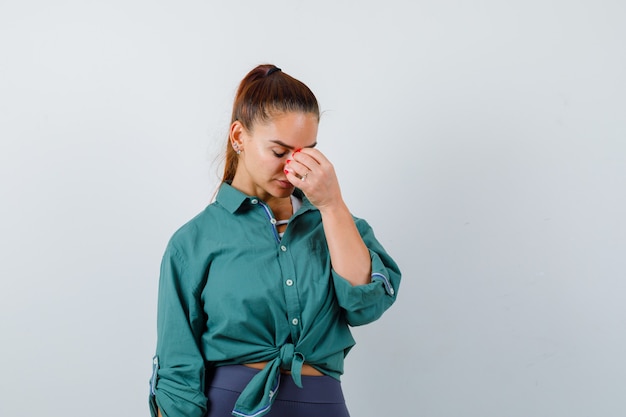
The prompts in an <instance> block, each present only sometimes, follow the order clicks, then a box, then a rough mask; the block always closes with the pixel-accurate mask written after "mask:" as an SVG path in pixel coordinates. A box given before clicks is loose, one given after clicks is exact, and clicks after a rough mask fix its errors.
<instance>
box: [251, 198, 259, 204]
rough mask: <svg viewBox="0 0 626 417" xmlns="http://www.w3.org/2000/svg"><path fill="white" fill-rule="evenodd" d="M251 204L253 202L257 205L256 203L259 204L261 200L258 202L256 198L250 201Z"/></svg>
mask: <svg viewBox="0 0 626 417" xmlns="http://www.w3.org/2000/svg"><path fill="white" fill-rule="evenodd" d="M250 202H251V203H252V204H256V203H258V202H259V200H257V199H256V198H253V199H252V200H250Z"/></svg>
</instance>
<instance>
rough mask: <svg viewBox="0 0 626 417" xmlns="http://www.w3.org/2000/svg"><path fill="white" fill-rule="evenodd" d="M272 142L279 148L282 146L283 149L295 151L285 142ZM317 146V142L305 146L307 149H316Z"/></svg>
mask: <svg viewBox="0 0 626 417" xmlns="http://www.w3.org/2000/svg"><path fill="white" fill-rule="evenodd" d="M270 142H272V143H275V144H277V145H279V146H282V147H283V148H287V149H293V146H289V145H287V144H286V143H285V142H283V141H281V140H278V139H274V140H270ZM315 146H317V142H315V143H313V144H312V145H309V146H305V148H315Z"/></svg>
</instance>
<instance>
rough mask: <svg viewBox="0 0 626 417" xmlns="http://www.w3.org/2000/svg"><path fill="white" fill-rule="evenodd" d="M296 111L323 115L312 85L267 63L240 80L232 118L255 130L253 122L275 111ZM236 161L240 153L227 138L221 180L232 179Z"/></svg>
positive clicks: (262, 120)
mask: <svg viewBox="0 0 626 417" xmlns="http://www.w3.org/2000/svg"><path fill="white" fill-rule="evenodd" d="M294 111H296V112H302V113H312V114H314V115H315V116H317V119H318V120H319V118H320V110H319V105H318V104H317V99H316V98H315V95H314V94H313V92H312V91H311V90H310V89H309V87H307V86H306V85H305V84H304V83H303V82H301V81H299V80H296V79H295V78H293V77H291V76H290V75H288V74H285V73H284V72H282V71H281V70H280V68H278V67H276V66H275V65H271V64H264V65H259V66H257V67H256V68H254V69H253V70H252V71H250V72H249V73H248V74H247V75H246V76H245V77H244V78H243V80H241V83H240V84H239V88H238V89H237V94H236V95H235V102H234V104H233V114H232V118H231V121H230V122H231V124H232V123H234V122H235V121H239V122H240V123H241V124H242V125H243V127H244V128H245V129H247V130H249V131H252V128H253V126H254V123H257V122H267V121H269V120H271V118H272V116H275V115H276V114H279V113H286V112H294ZM237 162H238V156H237V153H236V152H235V150H234V149H233V147H232V145H231V143H230V138H228V140H227V141H226V163H225V165H224V176H223V177H222V181H232V179H233V178H234V177H235V172H236V171H237Z"/></svg>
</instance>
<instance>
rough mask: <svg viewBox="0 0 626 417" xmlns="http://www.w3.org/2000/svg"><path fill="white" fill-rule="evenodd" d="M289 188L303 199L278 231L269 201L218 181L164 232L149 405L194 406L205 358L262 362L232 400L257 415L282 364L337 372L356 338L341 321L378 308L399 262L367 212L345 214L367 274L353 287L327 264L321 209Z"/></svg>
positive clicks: (200, 401)
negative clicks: (204, 201) (366, 255)
mask: <svg viewBox="0 0 626 417" xmlns="http://www.w3.org/2000/svg"><path fill="white" fill-rule="evenodd" d="M294 194H295V195H296V196H297V197H299V198H301V199H302V207H300V209H299V210H298V212H297V213H294V215H293V216H292V217H291V219H290V222H289V224H288V226H287V229H286V230H285V233H284V235H283V237H282V238H280V237H279V235H278V233H277V231H276V227H275V225H274V223H275V221H274V220H273V214H272V212H271V210H270V208H269V206H267V205H266V204H265V203H264V202H263V201H261V200H260V199H258V198H257V197H254V196H247V195H245V194H243V193H241V192H240V191H238V190H236V189H235V188H233V187H231V186H230V185H229V184H227V183H224V184H222V185H221V187H220V190H219V192H218V194H217V198H216V201H215V202H214V203H212V204H210V205H209V206H208V207H207V208H206V209H205V210H204V211H203V212H201V213H200V214H198V215H197V216H196V217H194V218H193V219H192V220H191V221H189V222H188V223H186V224H185V225H184V226H182V227H181V228H180V229H179V230H178V231H176V233H174V235H173V236H172V238H171V239H170V241H169V243H168V245H167V248H166V250H165V254H164V256H163V261H162V265H161V275H160V281H159V296H158V297H159V300H158V314H157V348H156V355H155V359H154V372H153V376H152V379H151V391H150V403H151V407H150V408H151V412H152V415H153V416H154V415H155V412H156V406H158V407H159V409H160V410H161V413H162V414H163V417H202V416H204V414H205V413H206V412H207V407H208V406H210V405H208V404H207V397H206V388H207V384H209V383H210V380H209V381H207V379H208V378H209V375H210V372H207V370H210V367H216V366H221V365H231V364H243V363H253V362H262V361H269V363H268V365H267V366H266V367H265V369H264V370H262V371H261V372H259V373H258V374H257V375H256V377H255V378H253V380H252V381H250V383H249V384H248V386H247V387H246V389H245V390H244V392H243V393H242V394H241V395H240V397H239V400H238V401H237V404H236V406H235V409H234V410H233V415H235V416H240V417H243V416H257V417H261V416H262V415H264V414H266V413H267V412H269V410H270V408H271V404H272V402H273V400H274V398H275V397H276V395H275V394H276V390H277V389H280V388H279V384H278V382H279V379H280V377H281V376H280V370H281V369H283V370H290V371H291V377H292V378H293V379H294V381H295V382H296V384H297V385H298V386H302V384H301V378H300V377H301V372H300V370H301V368H302V365H303V364H304V363H307V364H310V365H312V366H313V367H315V368H316V369H318V370H319V371H321V372H322V373H324V374H326V375H329V376H331V377H333V378H335V379H339V378H340V375H341V374H342V373H343V363H344V358H345V356H346V354H347V353H348V351H349V350H350V349H351V348H352V346H354V344H355V341H354V339H353V338H352V335H351V332H350V326H358V325H363V324H367V323H370V322H372V321H374V320H376V319H378V318H379V317H380V316H381V315H382V314H383V312H384V311H385V310H386V309H387V308H389V307H390V306H391V305H392V304H393V302H394V301H395V299H396V296H397V290H398V286H399V284H400V270H399V268H398V266H397V264H396V263H395V262H394V261H393V259H392V258H391V257H390V256H389V255H388V254H387V252H386V251H385V250H384V249H383V247H382V246H381V245H380V243H379V242H378V240H377V239H376V238H375V236H374V233H373V231H372V229H371V227H370V226H369V225H368V224H367V222H366V221H365V220H362V219H358V218H356V217H354V221H355V223H356V225H357V228H358V230H359V232H360V234H361V236H362V238H363V240H364V242H365V244H366V246H367V247H368V248H369V250H370V255H371V262H372V266H371V268H372V282H371V283H370V284H367V285H361V286H352V285H351V284H350V283H349V282H348V281H347V280H345V279H344V278H342V277H341V276H339V275H338V274H336V273H335V272H334V271H333V270H332V268H331V265H330V255H329V253H328V247H327V244H326V239H325V235H324V230H323V227H322V221H321V215H320V213H319V211H318V210H317V209H316V208H315V206H313V205H312V204H311V203H310V202H309V201H308V200H307V199H306V197H305V196H304V195H303V194H302V192H301V191H300V190H298V189H296V190H295V191H294ZM282 377H289V376H287V375H283V376H282ZM305 389H306V387H305Z"/></svg>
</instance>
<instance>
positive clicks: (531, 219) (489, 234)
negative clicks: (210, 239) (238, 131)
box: [0, 0, 626, 417]
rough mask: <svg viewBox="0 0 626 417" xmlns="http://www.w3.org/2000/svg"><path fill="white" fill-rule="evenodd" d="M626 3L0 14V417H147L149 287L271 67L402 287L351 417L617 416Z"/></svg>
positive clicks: (622, 400)
mask: <svg viewBox="0 0 626 417" xmlns="http://www.w3.org/2000/svg"><path fill="white" fill-rule="evenodd" d="M625 18H626V3H624V2H623V1H621V0H614V1H611V0H586V1H582V0H569V1H568V0H541V1H539V0H529V1H496V0H483V1H460V0H458V1H452V0H436V1H435V0H423V1H420V0H417V1H399V0H388V1H384V2H383V1H378V2H373V1H341V0H335V1H326V0H324V1H319V0H318V1H315V2H313V1H311V2H300V1H286V0H284V1H277V0H267V1H231V2H209V1H176V2H175V1H147V0H145V1H141V0H125V1H119V0H116V1H106V2H105V1H100V2H96V1H78V0H76V1H63V0H57V1H54V2H48V1H10V0H0V196H1V199H2V200H1V204H0V256H1V262H0V416H3V417H4V416H7V417H22V416H28V417H30V416H33V417H34V416H64V417H68V416H71V417H73V416H81V417H82V416H86V415H89V416H94V417H99V416H103V417H104V416H111V415H113V416H142V415H145V416H147V415H148V410H147V405H146V404H147V403H146V399H147V393H148V385H147V384H148V378H149V374H150V360H151V356H152V354H153V350H154V344H155V315H156V290H157V279H158V277H157V275H158V266H159V262H160V258H161V255H162V252H163V249H164V247H165V244H166V242H167V240H168V238H169V237H170V235H171V234H172V233H173V231H174V230H175V229H176V228H177V227H178V226H180V225H181V224H183V223H184V222H185V221H187V220H188V219H189V218H190V217H191V216H193V215H195V214H196V213H197V212H199V211H200V210H202V209H203V208H204V206H205V205H206V204H207V203H208V202H209V200H210V198H211V196H212V193H213V191H214V189H215V186H216V183H217V173H218V168H217V165H216V164H215V162H214V159H215V157H216V155H217V154H218V153H219V151H220V150H221V149H222V147H223V144H224V141H225V136H224V135H225V132H226V129H227V124H228V119H229V113H230V106H231V101H232V98H233V95H234V91H235V88H236V86H237V83H238V82H239V80H240V79H241V78H242V77H243V75H245V73H246V72H247V71H248V70H249V69H251V68H252V67H254V66H255V65H257V64H259V63H265V62H271V63H275V64H277V65H278V66H280V67H282V68H283V69H284V70H285V72H287V73H289V74H291V75H293V76H295V77H297V78H299V79H301V80H303V81H304V82H306V83H307V84H308V85H309V86H310V87H311V88H312V89H313V91H314V92H315V93H316V94H317V96H318V98H319V100H320V103H321V105H322V107H323V108H324V110H325V111H326V113H325V115H324V116H323V119H322V124H321V130H320V135H319V138H318V139H319V142H320V146H319V148H320V149H321V150H322V151H324V152H326V153H327V155H328V156H329V157H330V158H331V159H332V160H333V161H334V163H335V165H336V168H337V171H338V174H339V176H340V180H341V182H342V187H343V190H344V193H345V198H346V200H347V201H348V203H349V205H350V207H351V209H352V211H353V212H354V213H355V214H356V215H358V216H361V217H365V218H367V219H368V220H369V221H370V223H371V224H372V225H373V226H374V227H375V229H376V230H377V232H378V233H377V234H378V236H379V238H380V240H381V241H382V242H383V243H384V244H385V245H386V246H387V248H388V250H389V251H390V252H391V253H392V254H394V255H395V257H396V258H397V260H398V262H399V263H400V265H401V267H402V269H403V272H404V281H403V285H402V287H401V291H400V298H399V300H398V303H397V304H396V305H395V306H394V307H393V308H392V309H391V310H390V311H389V312H388V313H387V314H386V315H385V316H384V317H383V318H382V319H381V320H380V321H378V322H376V323H374V324H372V325H370V326H367V327H364V328H359V329H356V330H355V335H356V337H357V341H358V344H357V347H356V348H355V349H354V350H353V352H352V353H351V355H350V356H349V357H348V360H347V374H346V375H345V377H344V388H345V392H346V396H347V400H348V403H349V406H350V409H351V411H352V414H353V416H354V417H374V416H392V415H403V416H416V417H554V416H562V417H589V416H594V417H595V416H602V417H613V416H616V417H617V416H624V415H626V396H625V395H624V394H625V392H626V360H625V359H624V352H625V351H626V333H625V332H624V326H625V325H626V306H625V304H626V303H624V298H625V291H626V283H625V282H626V256H625V255H626V221H625V220H624V219H625V214H626V193H625V188H626V187H625V185H626V184H625V179H626V100H625V97H626V47H625V46H624V41H625V40H626V25H625V24H624V21H625Z"/></svg>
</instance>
